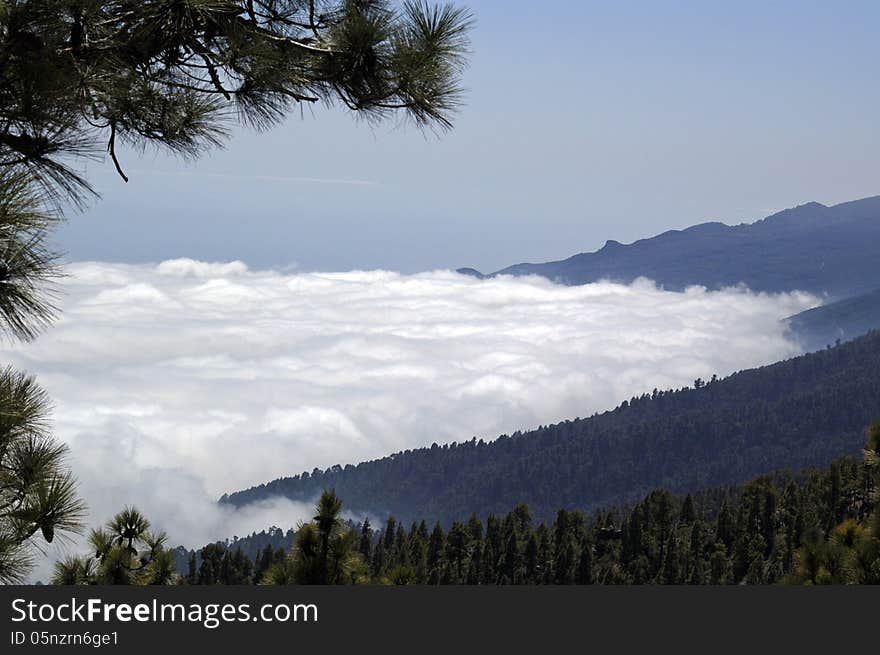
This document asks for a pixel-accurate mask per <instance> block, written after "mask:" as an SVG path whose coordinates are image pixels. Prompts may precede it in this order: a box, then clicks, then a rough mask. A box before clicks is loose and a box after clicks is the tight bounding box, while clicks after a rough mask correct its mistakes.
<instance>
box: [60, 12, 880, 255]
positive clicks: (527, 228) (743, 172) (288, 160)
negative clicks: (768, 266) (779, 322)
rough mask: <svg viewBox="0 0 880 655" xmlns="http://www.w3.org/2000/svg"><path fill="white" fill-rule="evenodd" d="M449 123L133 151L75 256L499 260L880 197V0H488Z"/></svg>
mask: <svg viewBox="0 0 880 655" xmlns="http://www.w3.org/2000/svg"><path fill="white" fill-rule="evenodd" d="M464 4H468V6H470V7H471V8H472V9H473V11H474V13H475V14H476V17H477V21H478V23H477V27H476V29H475V31H474V34H473V55H472V63H471V67H470V69H469V70H468V72H467V75H466V85H467V87H468V88H469V94H468V101H467V106H466V107H465V108H464V110H463V111H462V113H461V114H460V115H459V117H458V119H457V122H456V129H455V130H454V131H453V132H452V133H450V134H446V135H443V136H441V137H439V138H438V137H436V136H433V135H424V134H422V133H420V132H419V131H418V130H416V129H414V128H412V127H405V126H404V127H400V126H395V125H391V124H389V125H383V126H380V127H376V128H372V127H370V126H367V125H365V124H363V123H359V122H358V121H357V120H356V119H354V118H352V116H351V115H349V114H347V113H346V112H343V111H342V110H338V109H337V110H322V109H316V110H314V111H312V110H311V109H308V108H307V109H305V113H304V114H303V115H302V116H300V115H299V114H297V115H295V116H291V117H290V119H289V120H288V121H287V122H286V123H284V124H283V125H281V126H280V127H278V128H276V129H274V130H273V131H271V132H269V133H266V134H254V133H252V132H247V131H244V130H241V131H238V132H237V133H236V134H235V136H234V138H233V139H232V140H231V141H230V142H229V144H228V146H227V147H226V149H224V150H222V151H218V152H214V153H212V154H210V155H209V156H207V157H205V158H203V159H201V160H199V161H198V162H180V161H177V160H175V159H173V158H169V157H165V156H164V155H161V154H155V153H151V152H148V153H147V154H146V155H142V156H139V155H137V154H134V153H125V154H124V158H123V163H124V166H125V168H126V170H127V172H128V173H129V176H130V177H131V182H130V183H129V184H127V185H126V184H124V183H122V181H121V180H119V179H118V178H117V177H116V176H115V173H114V172H113V170H112V165H110V164H109V163H105V164H103V165H100V164H94V163H92V164H89V167H88V173H89V175H90V176H91V178H92V179H93V180H94V181H95V182H96V185H97V187H98V188H99V190H100V191H101V192H102V195H103V198H102V200H100V201H98V202H96V203H94V204H93V206H92V207H91V208H90V209H89V211H88V212H86V213H85V214H81V215H71V217H70V220H69V221H68V223H67V224H66V225H65V226H64V227H63V228H62V229H61V230H60V232H59V234H58V236H57V240H58V243H59V245H60V247H62V248H63V249H64V250H65V251H66V252H67V256H68V258H69V259H71V260H84V259H98V260H104V261H123V262H145V261H159V260H163V259H168V258H171V257H183V256H186V257H193V258H197V259H203V260H212V261H213V260H231V259H242V260H244V261H245V262H247V263H248V264H249V265H251V266H253V267H285V266H298V267H300V268H302V269H306V270H348V269H353V268H365V269H371V268H385V269H393V270H399V271H404V272H411V271H418V270H427V269H433V268H447V267H458V266H475V267H477V268H480V269H482V270H494V269H497V268H500V267H502V266H505V265H507V264H512V263H516V262H519V261H544V260H548V259H556V258H561V257H565V256H568V255H571V254H574V253H575V252H579V251H585V250H592V249H595V248H598V247H600V246H601V245H602V244H603V243H604V241H605V240H606V239H612V238H613V239H617V240H620V241H624V242H628V241H631V240H633V239H637V238H640V237H643V236H649V235H651V234H655V233H657V232H660V231H663V230H665V229H670V228H680V227H685V226H687V225H690V224H693V223H696V222H700V221H703V220H723V221H725V222H728V223H738V222H741V221H751V220H754V219H757V218H761V217H763V216H765V215H767V214H769V213H772V212H773V211H776V210H778V209H782V208H785V207H789V206H793V205H796V204H800V203H803V202H807V201H810V200H818V201H820V202H824V203H826V204H830V203H834V202H841V201H844V200H850V199H855V198H859V197H864V196H869V195H875V194H880V181H878V176H877V172H878V170H880V148H878V145H880V143H878V141H880V130H878V127H877V125H878V122H880V87H878V84H877V76H876V70H877V66H878V62H880V43H878V41H877V39H876V25H877V24H878V20H880V5H877V4H876V3H869V2H847V3H828V2H760V3H759V2H736V3H731V2H647V1H644V2H583V1H582V2H554V3H538V2H528V3H527V2H521V1H519V0H508V1H504V2H501V1H498V0H496V1H494V2H487V1H481V0H471V2H469V3H464Z"/></svg>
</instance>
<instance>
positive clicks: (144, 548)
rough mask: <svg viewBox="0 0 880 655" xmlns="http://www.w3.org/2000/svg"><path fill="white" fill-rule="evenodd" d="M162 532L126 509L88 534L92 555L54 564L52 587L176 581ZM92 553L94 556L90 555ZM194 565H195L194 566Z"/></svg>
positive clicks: (172, 560)
mask: <svg viewBox="0 0 880 655" xmlns="http://www.w3.org/2000/svg"><path fill="white" fill-rule="evenodd" d="M166 541H167V537H166V535H165V533H164V532H152V531H151V530H150V522H149V521H148V520H147V519H146V517H144V515H143V514H141V513H140V512H139V511H138V510H137V509H135V508H134V507H126V508H124V509H123V510H122V511H121V512H119V513H118V514H116V516H114V517H113V518H112V519H110V521H108V522H107V523H106V524H105V525H104V526H103V527H100V528H96V529H94V530H92V531H91V533H90V534H89V546H90V547H91V553H90V554H89V555H87V556H84V557H79V558H78V557H67V558H65V559H63V560H60V561H58V562H56V563H55V568H54V573H53V576H52V584H106V585H167V584H172V583H175V582H177V581H178V579H179V577H180V576H179V575H178V574H177V571H176V566H175V562H174V556H173V555H172V553H171V552H170V551H168V550H167V549H166V548H165V543H166ZM92 553H93V554H92ZM193 565H194V562H193Z"/></svg>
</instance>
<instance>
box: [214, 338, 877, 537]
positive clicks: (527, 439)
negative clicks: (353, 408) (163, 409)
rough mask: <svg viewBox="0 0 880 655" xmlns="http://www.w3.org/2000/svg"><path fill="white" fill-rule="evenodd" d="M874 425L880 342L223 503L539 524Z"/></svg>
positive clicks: (843, 442)
mask: <svg viewBox="0 0 880 655" xmlns="http://www.w3.org/2000/svg"><path fill="white" fill-rule="evenodd" d="M876 417H880V332H873V333H871V334H869V335H868V336H866V337H863V338H861V339H857V340H855V341H852V342H849V343H847V344H844V345H842V346H839V347H837V348H832V349H828V350H823V351H820V352H817V353H812V354H809V355H804V356H801V357H798V358H795V359H791V360H788V361H784V362H780V363H777V364H773V365H771V366H765V367H762V368H758V369H753V370H749V371H743V372H741V373H737V374H734V375H732V376H730V377H728V378H726V379H724V380H721V381H713V382H711V383H709V384H707V385H705V386H701V388H698V389H684V390H681V391H676V392H655V393H653V394H651V395H650V396H648V395H645V396H643V397H641V398H638V399H633V400H632V401H631V402H627V403H624V404H623V405H621V406H620V407H618V408H617V409H615V410H614V411H611V412H606V413H604V414H600V415H596V416H593V417H591V418H588V419H578V420H574V421H565V422H563V423H559V424H557V425H553V426H548V427H543V428H539V429H537V430H533V431H531V432H526V433H517V434H514V435H512V436H502V437H500V438H498V439H497V440H495V441H493V442H490V443H484V442H483V441H482V440H480V441H476V440H471V441H467V442H465V443H462V444H451V445H447V446H442V447H441V446H436V445H435V446H432V447H431V448H423V449H419V450H413V451H405V452H403V453H398V454H395V455H391V456H389V457H385V458H383V459H380V460H375V461H372V462H365V463H362V464H359V465H357V466H352V465H348V466H345V467H344V468H343V467H341V466H335V467H333V468H331V469H327V470H326V471H323V472H321V471H318V470H317V469H316V470H315V471H314V472H313V473H312V474H308V473H304V474H302V475H298V476H294V477H290V478H283V479H279V480H275V481H274V482H270V483H268V484H264V485H260V486H258V487H254V488H251V489H248V490H246V491H241V492H238V493H234V494H232V495H229V496H224V497H223V498H222V499H221V502H228V503H231V504H234V505H239V506H240V505H244V504H247V503H250V502H253V501H257V500H260V499H264V498H266V497H269V496H276V495H280V496H286V497H288V498H292V499H297V500H311V499H312V498H313V497H314V496H315V495H316V494H317V493H318V492H319V491H320V490H321V489H322V488H325V487H335V488H336V490H337V492H338V493H339V494H340V495H341V496H342V497H343V498H345V500H346V505H347V506H348V507H349V508H350V509H352V510H359V511H371V512H376V513H380V514H384V513H389V512H390V513H393V514H394V515H395V516H396V517H397V518H399V519H402V520H404V521H410V520H415V519H427V520H435V519H437V520H441V521H444V522H445V521H451V520H453V519H457V518H460V517H462V516H467V515H469V514H470V513H471V512H477V513H478V514H481V515H485V514H486V513H488V512H503V511H506V510H508V509H509V508H510V507H511V505H512V504H514V503H518V502H524V503H527V504H528V505H529V506H530V507H531V508H532V511H533V512H534V513H535V516H536V517H538V518H549V517H550V516H551V515H552V513H553V512H555V511H556V510H557V509H558V508H559V507H577V508H582V509H592V508H596V507H602V506H608V505H613V504H616V503H620V502H627V501H630V500H635V499H637V498H639V497H641V496H643V495H644V494H645V493H647V492H648V491H650V490H651V489H652V488H656V487H664V488H666V489H669V490H670V491H673V492H684V491H689V490H694V489H701V488H707V487H712V486H716V485H722V484H731V483H738V482H743V481H746V480H748V479H750V478H752V477H754V476H756V475H759V474H762V473H765V472H769V471H772V470H777V469H782V468H786V469H798V468H806V467H809V466H813V465H823V464H826V463H827V462H829V461H830V460H831V459H833V458H834V457H838V456H841V455H845V454H852V453H856V452H858V450H859V449H860V447H861V446H862V444H863V442H864V435H863V431H864V428H865V426H866V425H867V424H868V423H869V422H870V421H871V420H872V419H874V418H876Z"/></svg>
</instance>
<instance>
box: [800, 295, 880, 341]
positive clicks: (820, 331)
mask: <svg viewBox="0 0 880 655" xmlns="http://www.w3.org/2000/svg"><path fill="white" fill-rule="evenodd" d="M787 322H788V325H789V327H790V328H791V330H792V331H793V332H794V333H795V335H796V336H797V337H798V339H799V340H800V341H801V343H802V344H803V345H804V347H805V349H807V350H816V349H818V348H824V347H825V346H827V345H832V344H834V343H835V342H837V341H838V340H839V341H848V340H850V339H854V338H856V337H858V336H861V335H863V334H865V333H866V332H869V331H870V330H873V329H876V328H878V327H880V289H875V290H874V291H871V292H869V293H866V294H862V295H860V296H854V297H852V298H844V299H843V300H838V301H837V302H833V303H831V304H828V305H823V306H822V307H816V308H815V309H809V310H807V311H805V312H801V313H800V314H796V315H795V316H792V317H791V318H789V319H787Z"/></svg>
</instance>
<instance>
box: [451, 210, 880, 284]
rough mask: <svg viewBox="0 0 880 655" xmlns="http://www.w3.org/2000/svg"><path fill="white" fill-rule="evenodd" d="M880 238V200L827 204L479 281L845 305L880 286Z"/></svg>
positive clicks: (694, 229) (616, 245)
mask: <svg viewBox="0 0 880 655" xmlns="http://www.w3.org/2000/svg"><path fill="white" fill-rule="evenodd" d="M878 239H880V196H871V197H868V198H862V199H860V200H854V201H849V202H845V203H840V204H837V205H833V206H830V207H829V206H826V205H823V204H821V203H818V202H809V203H805V204H803V205H798V206H796V207H792V208H788V209H784V210H782V211H779V212H776V213H775V214H772V215H770V216H767V217H765V218H763V219H760V220H758V221H755V222H753V223H741V224H739V225H727V224H725V223H722V222H719V221H708V222H704V223H699V224H697V225H693V226H690V227H688V228H685V229H682V230H667V231H665V232H662V233H660V234H657V235H655V236H653V237H647V238H643V239H638V240H636V241H633V242H632V243H629V244H622V243H620V242H618V241H615V240H613V239H610V240H608V241H606V243H605V245H603V247H602V248H600V249H599V250H596V251H593V252H582V253H577V254H575V255H572V256H570V257H567V258H565V259H561V260H556V261H551V262H544V263H529V262H524V263H520V264H514V265H512V266H508V267H506V268H503V269H500V270H499V271H496V272H494V273H490V274H487V275H486V274H483V273H481V272H480V271H477V270H476V269H459V272H461V273H463V274H469V275H474V276H476V277H493V276H497V275H540V276H543V277H547V278H549V279H552V280H554V281H557V282H560V283H562V284H569V285H576V284H585V283H589V282H595V281H598V280H601V279H608V280H612V281H619V282H624V283H629V282H632V281H633V280H634V279H636V278H638V277H648V278H650V279H652V280H654V281H655V282H657V283H658V285H660V286H662V287H664V288H667V289H670V290H682V289H684V288H686V287H688V286H692V285H702V286H705V287H707V288H710V289H717V288H721V287H724V286H735V285H737V284H745V285H746V286H748V287H749V288H751V289H752V290H754V291H767V292H785V291H794V290H801V291H807V292H810V293H814V294H817V295H819V296H823V297H827V298H829V299H831V300H838V299H842V298H845V297H849V296H853V295H858V294H861V293H866V292H868V291H872V290H873V289H875V288H878V287H880V274H878V273H875V272H874V271H873V270H872V268H873V267H871V266H869V264H870V262H872V260H873V254H872V248H871V244H872V242H876V240H878Z"/></svg>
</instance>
